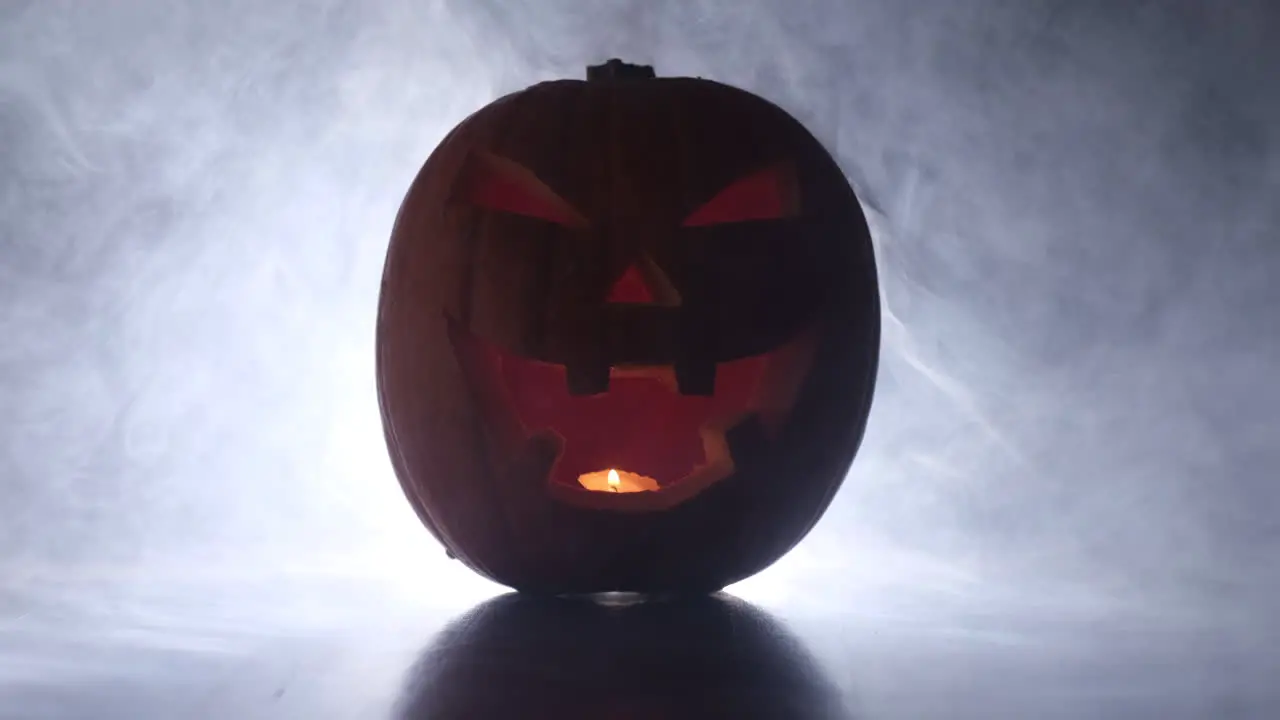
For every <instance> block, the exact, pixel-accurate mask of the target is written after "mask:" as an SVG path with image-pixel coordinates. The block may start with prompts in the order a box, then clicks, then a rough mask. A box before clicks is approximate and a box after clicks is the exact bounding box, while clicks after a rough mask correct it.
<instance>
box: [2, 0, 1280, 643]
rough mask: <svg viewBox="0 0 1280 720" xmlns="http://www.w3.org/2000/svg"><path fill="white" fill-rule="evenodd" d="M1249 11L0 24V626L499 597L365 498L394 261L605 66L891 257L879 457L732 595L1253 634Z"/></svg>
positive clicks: (362, 12)
mask: <svg viewBox="0 0 1280 720" xmlns="http://www.w3.org/2000/svg"><path fill="white" fill-rule="evenodd" d="M1266 8H1267V3H1266V2H1265V0H1257V1H1256V2H1255V1H1252V0H1233V2H1230V3H1222V2H1210V1H1209V0H1186V1H1185V2H1165V3H1114V2H1102V1H1097V2H1094V1H1088V2H1049V1H1048V0H1027V1H1025V2H1002V1H999V0H989V1H986V2H977V1H976V0H965V1H962V2H956V1H953V0H919V1H916V2H912V3H903V2H896V1H894V0H861V1H859V2H843V1H836V0H829V1H820V0H778V1H777V2H766V1H764V0H720V1H719V2H716V1H713V0H701V1H687V2H675V1H671V2H658V1H656V0H635V1H632V2H620V1H613V2H593V3H583V2H577V1H576V0H572V1H571V0H536V1H533V0H530V1H529V2H524V3H519V2H505V3H503V2H497V0H414V1H409V0H360V1H359V2H356V1H354V0H353V1H352V2H339V1H337V0H314V1H307V0H292V1H291V2H260V1H258V0H206V1H205V2H201V3H175V2H163V1H162V0H154V1H151V0H104V1H102V2H87V1H84V0H38V1H35V0H31V1H27V2H22V1H15V0H0V599H3V598H4V597H5V595H6V594H7V595H8V596H9V597H11V598H19V600H18V601H15V603H16V604H15V605H14V606H15V607H17V606H19V605H21V603H22V602H34V601H33V600H32V598H36V599H38V601H39V602H43V603H53V602H55V601H59V602H62V601H65V602H73V601H74V602H76V603H81V604H86V605H89V606H93V605H94V604H95V603H100V602H105V601H104V600H102V598H104V597H106V595H104V594H103V593H105V592H106V591H105V590H100V589H99V590H94V591H93V592H92V593H88V594H86V593H85V592H83V591H81V590H72V589H70V588H79V587H82V586H84V584H86V583H88V584H91V585H92V586H93V587H95V588H103V587H114V588H133V590H131V592H139V591H140V590H139V588H147V589H148V591H152V592H161V591H162V590H161V589H163V588H166V587H169V588H178V587H184V586H185V585H183V584H184V583H188V582H197V581H199V582H209V583H211V584H214V585H218V586H221V587H224V588H225V587H227V586H229V585H234V584H236V583H240V584H251V583H268V584H269V583H270V582H271V580H272V578H278V577H281V576H282V575H284V574H288V573H292V574H304V575H310V576H316V575H324V576H332V577H342V578H348V579H352V578H354V579H358V580H359V579H368V582H370V583H380V585H379V587H382V586H384V585H385V586H388V587H389V586H392V585H394V586H396V587H402V586H403V587H409V588H412V589H413V592H414V593H416V594H417V595H418V596H420V597H425V598H432V599H435V600H440V601H442V602H444V601H445V600H446V599H447V603H449V604H457V605H459V606H465V605H466V604H468V603H470V602H471V601H472V600H475V599H479V598H481V597H484V596H485V595H487V594H490V593H492V592H494V591H495V589H494V588H492V587H491V586H488V585H487V584H486V583H484V582H482V581H480V580H478V579H476V578H474V577H473V576H471V575H470V573H468V572H467V571H466V570H465V569H463V568H461V567H459V566H457V565H456V564H454V563H449V562H448V561H446V559H445V557H444V553H443V551H442V550H440V549H439V548H438V547H437V546H436V545H435V543H434V541H433V540H431V538H430V536H429V535H428V534H427V533H426V532H425V531H424V530H422V529H421V528H420V526H419V525H418V523H417V520H416V519H415V518H414V516H413V514H412V512H411V511H410V510H409V508H408V506H407V504H406V503H405V501H404V499H403V497H402V496H401V494H400V490H399V488H398V487H397V486H396V484H395V481H394V478H393V477H392V475H391V472H390V468H389V465H388V462H387V458H386V451H385V448H384V446H383V443H382V437H381V429H380V427H379V423H378V414H377V405H376V399H375V396H374V382H373V346H372V341H373V320H374V308H375V303H376V294H377V287H378V280H379V274H380V270H381V263H382V257H383V253H384V251H385V247H386V243H387V237H388V232H389V229H390V226H391V222H392V220H393V218H394V215H395V212H396V208H397V206H398V203H399V201H400V199H401V196H402V194H403V192H404V190H405V189H406V187H407V185H408V183H409V181H410V179H411V177H412V176H413V174H414V173H415V172H416V170H417V169H418V167H419V165H420V164H421V162H422V161H423V160H424V159H425V157H426V156H427V154H428V153H429V152H430V150H431V149H432V148H433V147H434V145H435V144H436V143H437V142H438V141H439V140H440V139H441V137H442V136H443V134H444V133H445V132H446V131H447V130H448V129H449V128H450V127H451V126H452V125H453V124H454V123H456V122H457V121H459V120H460V119H461V118H462V117H464V116H465V115H466V114H467V113H469V112H470V111H472V110H473V109H475V108H477V107H479V106H480V105H482V104H484V103H486V102H488V101H489V100H491V99H493V98H494V97H495V96H497V95H498V94H500V93H503V92H506V91H509V90H513V89H515V88H518V87H520V86H523V85H526V84H529V83H532V82H535V81H538V80H542V79H547V78H554V77H562V76H578V77H580V76H582V75H583V73H584V68H585V66H586V65H587V64H589V63H595V62H599V61H602V60H604V59H606V58H608V57H611V56H619V57H622V58H624V59H626V60H628V61H631V62H643V63H654V64H655V65H656V66H657V69H658V71H659V72H660V73H661V74H668V75H674V74H694V75H704V76H709V77H714V78H716V79H720V80H723V81H726V82H729V83H733V84H738V85H740V86H743V87H746V88H748V89H751V90H753V91H756V92H758V93H760V94H763V95H765V96H766V97H769V98H771V99H773V100H775V101H777V102H779V103H780V104H782V105H784V106H785V107H787V108H788V109H790V110H791V111H792V112H793V113H794V114H796V115H797V116H799V117H801V118H802V119H804V120H805V121H806V122H807V123H808V124H809V125H810V126H811V127H812V128H813V129H814V130H815V132H816V133H817V134H818V135H819V136H820V137H821V138H822V139H823V140H824V141H825V142H826V143H827V144H828V145H829V147H831V148H832V149H833V151H835V152H836V153H837V154H838V156H839V158H840V160H841V162H842V163H843V165H844V166H845V168H846V169H847V171H848V172H849V174H850V176H851V178H852V179H853V180H854V182H855V184H856V185H857V186H858V188H859V190H860V192H861V193H862V195H863V196H864V199H865V201H866V202H867V204H868V212H869V214H870V215H871V216H872V221H873V224H874V225H875V231H876V237H877V242H878V246H879V260H880V263H881V268H882V280H883V292H884V297H885V309H886V316H885V323H886V324H885V346H884V350H883V366H882V375H881V381H880V386H879V391H878V395H877V400H876V405H875V408H874V412H873V415H872V418H871V423H870V428H869V432H868V435H867V438H866V442H865V445H864V449H863V451H862V453H861V455H860V456H859V458H858V460H857V462H856V464H855V466H854V468H853V471H852V473H851V475H850V477H849V478H848V481H847V483H846V485H845V487H844V488H843V489H842V491H841V492H840V494H839V496H838V498H837V499H836V501H835V503H834V505H833V506H832V508H831V510H830V511H829V512H828V514H827V515H826V517H825V518H824V519H823V521H822V522H821V524H820V525H819V526H818V527H817V529H816V530H815V531H814V532H813V533H812V534H811V535H810V537H809V538H808V539H807V540H806V541H805V542H804V543H803V544H802V545H801V546H800V547H799V548H797V549H796V550H795V552H794V553H793V554H792V555H790V556H788V557H787V558H786V559H784V560H783V561H782V562H780V563H779V564H778V565H777V566H775V567H774V568H772V569H771V570H769V571H767V572H766V573H763V574H762V575H760V576H758V577H757V578H754V579H752V580H749V581H747V582H746V583H744V584H743V585H742V587H741V588H740V590H741V592H742V593H743V594H744V595H745V596H746V597H748V598H754V599H757V600H758V601H760V602H765V603H766V604H767V603H786V604H795V603H799V604H801V605H805V606H812V607H813V608H815V609H822V608H825V609H827V610H831V609H833V608H834V609H838V608H841V607H845V606H851V605H864V604H865V603H867V602H870V600H868V598H872V597H874V598H875V602H877V603H882V604H883V606H884V607H885V608H892V607H893V606H894V604H895V603H899V602H903V598H905V597H907V596H909V595H910V594H912V593H916V592H918V591H920V590H921V589H927V590H929V591H930V592H933V591H938V592H945V593H947V594H949V595H951V596H956V597H969V598H973V599H974V601H975V602H980V603H985V604H990V603H992V602H995V601H996V599H997V598H999V599H1002V600H1001V601H1004V600H1010V599H1015V600H1018V601H1025V602H1056V603H1074V604H1076V605H1078V606H1080V607H1084V606H1090V607H1113V608H1118V607H1122V606H1123V607H1143V608H1146V610H1147V611H1149V612H1152V611H1154V612H1158V613H1167V614H1171V615H1185V614H1201V615H1204V614H1218V615H1220V614H1222V613H1224V612H1225V611H1227V610H1228V609H1229V610H1230V617H1231V618H1235V619H1237V620H1239V621H1241V622H1247V621H1245V620H1243V619H1244V618H1250V617H1253V615H1254V614H1255V613H1256V614H1259V615H1261V614H1264V613H1265V612H1266V610H1267V607H1268V603H1267V599H1268V598H1269V597H1271V596H1274V595H1276V594H1278V593H1280V561H1278V560H1277V558H1280V520H1277V518H1278V517H1280V513H1278V510H1280V481H1278V480H1277V472H1276V468H1277V464H1278V463H1277V461H1278V460H1280V442H1277V439H1278V438H1280V382H1277V381H1276V379H1275V377H1274V373H1275V368H1276V362H1277V357H1278V355H1277V345H1278V344H1280V340H1278V339H1277V337H1278V335H1280V331H1278V330H1277V328H1280V325H1277V320H1276V317H1277V316H1276V310H1277V309H1278V308H1280V304H1278V302H1277V301H1278V300H1280V283H1277V282H1275V281H1274V278H1275V277H1277V275H1276V273H1277V272H1280V261H1278V260H1277V255H1276V252H1275V249H1274V247H1272V245H1273V244H1274V242H1275V239H1276V228H1277V226H1278V225H1280V223H1277V220H1278V219H1280V204H1277V203H1276V202H1275V199H1276V198H1277V197H1280V162H1278V159H1280V135H1278V133H1280V130H1278V128H1280V85H1277V84H1276V82H1275V68H1276V67H1277V66H1278V61H1277V59H1276V53H1275V51H1274V50H1268V48H1274V47H1280V45H1278V44H1277V42H1276V39H1277V37H1280V34H1277V28H1278V27H1280V25H1277V23H1276V22H1274V21H1273V20H1272V19H1271V16H1270V15H1267V14H1266V13H1265V12H1264V11H1265V10H1266ZM201 578H203V580H201ZM361 582H363V580H361ZM119 592H124V591H123V590H120V591H119ZM175 592H177V591H176V590H175ZM23 598H25V600H22V599H23ZM3 610H4V604H3V603H0V612H2V611H3ZM255 612H256V610H255ZM295 617H296V616H295ZM0 632H2V631H0ZM0 641H2V637H0Z"/></svg>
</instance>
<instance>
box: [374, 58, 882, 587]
mask: <svg viewBox="0 0 1280 720" xmlns="http://www.w3.org/2000/svg"><path fill="white" fill-rule="evenodd" d="M879 337H880V317H879V292H878V287H877V279H876V269H875V261H874V257H873V253H872V247H871V241H870V236H869V233H868V229H867V225H866V222H865V219H864V217H863V215H862V211H861V208H860V206H859V203H858V200H857V198H856V196H855V194H854V192H853V190H852V189H851V187H850V185H849V184H848V182H847V180H846V179H845V177H844V175H843V173H842V172H841V171H840V169H839V167H838V165H837V164H836V162H835V161H834V160H833V159H832V158H831V156H830V155H829V154H828V153H827V152H826V151H825V150H824V149H823V147H822V146H821V144H820V143H819V142H818V141H817V140H816V139H815V138H814V137H813V136H812V135H811V134H810V133H809V132H808V131H807V130H806V129H805V128H804V127H803V126H802V125H801V124H800V123H799V122H798V121H796V120H795V119H794V118H793V117H792V116H790V115H789V114H788V113H786V112H785V111H783V110H782V109H780V108H779V107H777V106H776V105H773V104H772V103H770V102H768V101H766V100H764V99H762V98H760V97H758V96H756V95H753V94H751V93H748V92H746V91H743V90H740V89H737V88H733V87H730V86H727V85H724V84H721V83H717V82H713V81H710V80H704V79H699V78H659V77H656V76H655V75H654V73H653V71H652V69H651V68H648V67H640V66H633V65H626V64H624V63H620V62H618V61H610V62H609V63H606V64H604V65H600V66H595V67H593V68H590V69H589V71H588V78H587V80H585V81H582V80H559V81H553V82H544V83H540V84H537V85H534V86H532V87H529V88H527V89H525V90H522V91H519V92H516V93H513V94H510V95H507V96H505V97H503V98H501V99H499V100H497V101H495V102H493V103H492V104H490V105H488V106H486V107H484V108H482V109H481V110H479V111H478V112H476V113H475V114H473V115H471V116H470V117H469V118H467V119H465V120H464V121H463V122H462V123H461V124H459V125H458V126H457V127H456V128H455V129H454V130H453V131H452V132H451V133H449V135H448V136H447V137H446V138H445V139H444V140H443V142H441V144H440V145H439V146H438V147H437V149H436V150H435V151H434V152H433V153H432V154H431V156H430V157H429V158H428V160H427V162H426V164H425V165H424V167H423V168H422V170H421V172H420V173H419V174H418V176H417V178H416V179H415V180H414V182H413V183H412V185H411V187H410V189H409V191H408V194H407V196H406V197H405V199H404V201H403V204H402V206H401V209H400V214H399V216H398V217H397V219H396V223H395V227H394V229H393V232H392V238H391V243H390V247H389V249H388V252H387V260H386V266H385V271H384V276H383V285H382V291H381V298H380V304H379V314H378V327H377V348H378V356H377V368H378V389H379V400H380V403H381V407H382V412H383V425H384V429H385V432H386V436H387V440H388V445H389V448H390V452H391V456H392V461H393V465H394V467H395V471H396V474H397V476H398V478H399V480H400V482H401V485H402V486H403V488H404V490H405V493H406V495H407V497H408V498H409V500H410V502H411V503H412V504H413V506H414V508H415V509H416V510H417V512H418V515H419V517H420V518H421V519H422V521H423V522H424V523H425V524H426V525H427V527H428V528H430V529H431V531H432V532H433V533H434V534H435V535H436V537H437V538H438V539H439V540H440V541H441V542H442V543H443V544H444V545H445V546H446V548H447V549H448V551H449V552H450V553H451V555H453V556H455V557H457V558H458V559H459V560H462V561H463V562H465V563H466V564H468V565H469V566H470V567H472V568H473V569H475V570H476V571H478V572H480V573H482V574H483V575H486V576H488V577H490V578H491V579H493V580H495V581H498V582H500V583H503V584H506V585H509V586H512V587H515V588H517V589H521V590H527V591H537V592H548V593H589V592H601V591H614V590H622V591H640V592H646V591H648V592H665V591H713V590H717V589H719V588H721V587H723V586H724V585H726V584H728V583H731V582H734V581H737V580H739V579H742V578H744V577H746V576H748V575H751V574H753V573H755V572H758V571H759V570H761V569H763V568H764V567H766V566H768V565H769V564H771V563H772V562H774V561H775V560H776V559H777V558H779V557H780V556H781V555H782V554H784V553H785V552H786V551H787V550H789V549H790V548H791V547H792V546H793V545H794V544H795V543H797V542H799V540H800V539H801V538H802V537H803V536H804V535H805V534H806V533H807V532H808V531H809V530H810V528H811V527H812V526H813V525H814V523H816V522H817V519H818V517H819V516H820V515H821V514H822V513H823V511H824V510H825V509H826V507H827V506H828V504H829V503H830V501H831V499H832V496H833V494H834V493H835V491H836V490H837V489H838V488H839V486H840V484H841V483H842V481H843V479H844V476H845V474H846V472H847V471H848V468H849V466H850V464H851V462H852V461H853V457H854V455H855V453H856V451H857V448H858V446H859V444H860V442H861V438H862V435H863V431H864V427H865V424H866V419H867V415H868V413H869V409H870V404H871V398H872V394H873V388H874V384H875V374H876V368H877V361H878V354H879Z"/></svg>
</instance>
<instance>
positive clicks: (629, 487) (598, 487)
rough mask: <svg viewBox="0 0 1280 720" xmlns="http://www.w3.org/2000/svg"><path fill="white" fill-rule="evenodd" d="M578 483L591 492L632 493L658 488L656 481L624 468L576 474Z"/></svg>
mask: <svg viewBox="0 0 1280 720" xmlns="http://www.w3.org/2000/svg"><path fill="white" fill-rule="evenodd" d="M578 484H579V485H581V486H582V487H584V488H586V489H588V490H591V491H592V492H615V493H633V492H647V491H652V490H657V489H659V486H658V481H657V480H654V479H653V478H651V477H645V476H644V475H638V474H636V473H630V472H627V471H625V470H615V469H613V468H610V469H608V470H600V471H597V472H589V473H583V474H581V475H579V476H578Z"/></svg>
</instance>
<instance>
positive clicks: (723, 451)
mask: <svg viewBox="0 0 1280 720" xmlns="http://www.w3.org/2000/svg"><path fill="white" fill-rule="evenodd" d="M445 321H446V324H447V327H448V332H449V338H450V341H451V342H452V344H453V348H454V352H455V356H456V358H457V360H458V363H459V366H460V367H461V369H462V372H463V375H464V376H465V378H466V382H467V385H468V386H469V388H470V390H471V392H472V394H473V397H474V398H475V400H476V402H477V405H478V406H479V409H480V412H481V414H482V416H483V421H484V424H485V428H486V431H487V435H488V437H489V440H490V443H491V448H490V450H491V451H493V452H495V453H496V454H497V455H498V456H500V457H499V458H498V463H497V464H498V465H502V461H503V460H504V459H506V460H511V459H513V458H517V457H519V456H520V455H521V453H523V452H524V451H525V449H526V448H527V447H528V446H529V444H530V442H531V441H533V440H541V441H543V442H548V441H549V442H553V443H554V444H555V446H556V448H557V452H556V456H555V460H554V462H553V463H552V464H551V467H550V470H549V472H548V476H547V478H546V482H547V490H548V492H549V493H550V494H551V496H552V497H553V498H555V499H557V500H560V501H563V502H567V503H570V504H575V505H579V506H587V507H592V508H603V509H608V508H612V509H619V510H655V509H667V508H670V507H672V506H674V505H677V504H679V503H682V502H684V501H686V500H688V499H689V498H691V497H693V496H695V495H697V494H698V493H700V492H701V491H702V490H704V489H706V488H707V487H709V486H710V485H712V484H714V483H716V482H718V481H720V480H722V479H724V478H726V477H729V476H731V475H733V474H734V472H735V470H736V469H737V468H736V463H735V458H734V455H735V453H734V452H733V449H732V448H731V447H730V445H731V444H732V443H730V442H729V441H728V440H727V439H726V436H727V434H733V432H734V430H735V428H738V427H741V426H743V425H744V424H749V425H752V426H754V427H755V428H756V429H757V432H755V433H753V434H750V437H751V438H752V439H751V440H750V441H749V442H753V443H769V442H772V441H773V439H774V438H776V437H777V435H778V433H779V432H780V431H781V429H782V428H783V427H784V426H785V424H786V422H787V420H788V418H789V416H790V414H791V410H792V408H793V407H794V404H795V401H796V397H797V395H798V394H799V392H800V388H801V385H802V383H803V381H804V378H805V376H806V375H807V373H808V371H809V367H810V364H811V362H812V355H813V348H814V341H815V337H816V333H815V332H814V328H813V327H810V328H807V329H805V330H803V331H801V332H798V333H796V334H795V335H794V336H793V337H792V338H791V339H790V340H789V341H787V342H785V343H783V344H782V345H780V346H778V347H777V348H775V349H773V350H770V351H768V352H765V353H761V354H758V355H753V356H750V357H744V358H738V359H734V360H729V361H726V362H719V363H714V364H713V365H712V366H711V367H709V368H708V367H703V368H698V372H695V373H690V372H688V371H687V370H686V369H684V368H678V367H677V366H676V365H674V364H669V365H648V364H646V365H613V366H610V367H609V368H608V377H607V379H605V380H604V381H603V382H596V383H594V384H595V386H596V387H592V388H591V390H592V391H587V392H584V391H583V390H582V388H583V387H584V386H589V385H591V383H590V381H588V382H587V383H584V382H583V380H582V379H581V378H575V377H573V375H572V371H571V370H570V369H569V368H567V367H566V366H565V365H561V364H557V363H553V362H548V361H544V360H540V359H536V358H528V357H522V356H520V355H517V354H515V353H512V352H509V351H506V350H503V349H502V348H501V347H499V346H498V345H496V344H495V343H493V342H491V341H488V340H486V339H484V338H482V337H479V336H477V335H475V334H473V333H472V332H470V331H469V330H467V329H466V328H465V327H464V326H463V325H462V324H461V323H460V322H458V321H456V320H454V319H453V318H451V317H449V316H448V315H446V317H445ZM689 376H694V377H701V378H703V380H702V381H699V382H698V384H699V385H701V386H702V387H700V388H697V389H693V390H692V391H690V390H691V389H690V388H689V387H688V385H689V383H688V382H687V381H686V378H687V377H689ZM610 470H613V471H615V472H613V473H610V472H609V471H610ZM609 476H612V478H611V480H612V483H609V482H608V481H607V480H606V478H607V477H609ZM619 476H620V477H621V479H622V483H621V486H619V484H618V477H619Z"/></svg>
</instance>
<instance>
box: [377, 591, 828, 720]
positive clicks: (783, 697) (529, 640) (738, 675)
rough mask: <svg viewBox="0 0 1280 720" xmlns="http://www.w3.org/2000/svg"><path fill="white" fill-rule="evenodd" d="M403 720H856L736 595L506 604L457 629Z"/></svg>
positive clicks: (405, 704)
mask: <svg viewBox="0 0 1280 720" xmlns="http://www.w3.org/2000/svg"><path fill="white" fill-rule="evenodd" d="M397 717H398V718H399V720H426V719H428V718H430V720H452V719H453V718H466V719H468V720H470V719H471V718H563V719H568V718H637V719H638V718H668V719H671V720H676V719H678V718H698V719H699V720H710V719H714V718H744V719H746V718H768V719H769V720H774V719H775V718H777V719H781V718H786V719H788V720H849V718H850V714H849V713H848V712H847V710H846V709H845V705H844V703H843V701H842V698H841V696H840V693H839V691H838V690H837V688H836V687H835V686H834V685H833V684H832V683H831V682H830V680H829V679H828V678H827V677H826V676H824V674H823V673H822V672H821V670H820V669H819V667H818V665H817V664H816V663H815V661H814V660H813V658H812V657H810V656H809V654H808V653H807V652H806V650H805V649H804V647H803V646H802V645H801V644H800V643H799V642H798V641H796V640H795V638H793V637H792V636H791V635H790V634H789V633H788V632H787V630H786V629H785V628H784V627H783V626H782V625H781V624H780V623H779V622H778V621H776V620H775V619H773V618H772V617H770V616H769V615H767V614H766V613H764V612H763V611H761V610H759V609H758V608H755V607H752V606H751V605H749V604H747V603H745V602H743V601H741V600H738V599H736V598H733V597H731V596H726V595H714V596H707V597H695V598H685V599H681V600H673V601H668V602H644V603H628V602H619V603H618V604H616V605H615V604H611V603H610V602H609V601H608V599H607V598H604V599H600V600H596V601H593V600H589V599H573V600H569V599H559V598H540V597H529V596H520V595H515V594H512V595H506V596H502V597H499V598H495V599H494V600H490V601H488V602H486V603H484V604H482V605H480V606H479V607H477V608H475V609H473V610H472V611H470V612H469V613H467V614H466V615H465V616H463V617H461V618H460V619H458V620H456V621H455V622H453V623H452V624H451V625H450V626H449V627H448V628H446V629H445V630H444V631H443V632H442V633H441V634H440V635H439V636H438V637H437V639H436V640H435V641H434V642H433V643H432V645H431V647H430V648H428V650H427V651H426V652H425V653H424V654H423V656H422V657H421V659H420V660H419V661H418V662H417V663H416V665H415V666H414V667H413V668H412V669H411V670H410V673H409V676H408V677H407V678H406V681H405V689H404V692H403V697H402V700H401V701H400V703H399V707H398V712H397Z"/></svg>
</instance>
